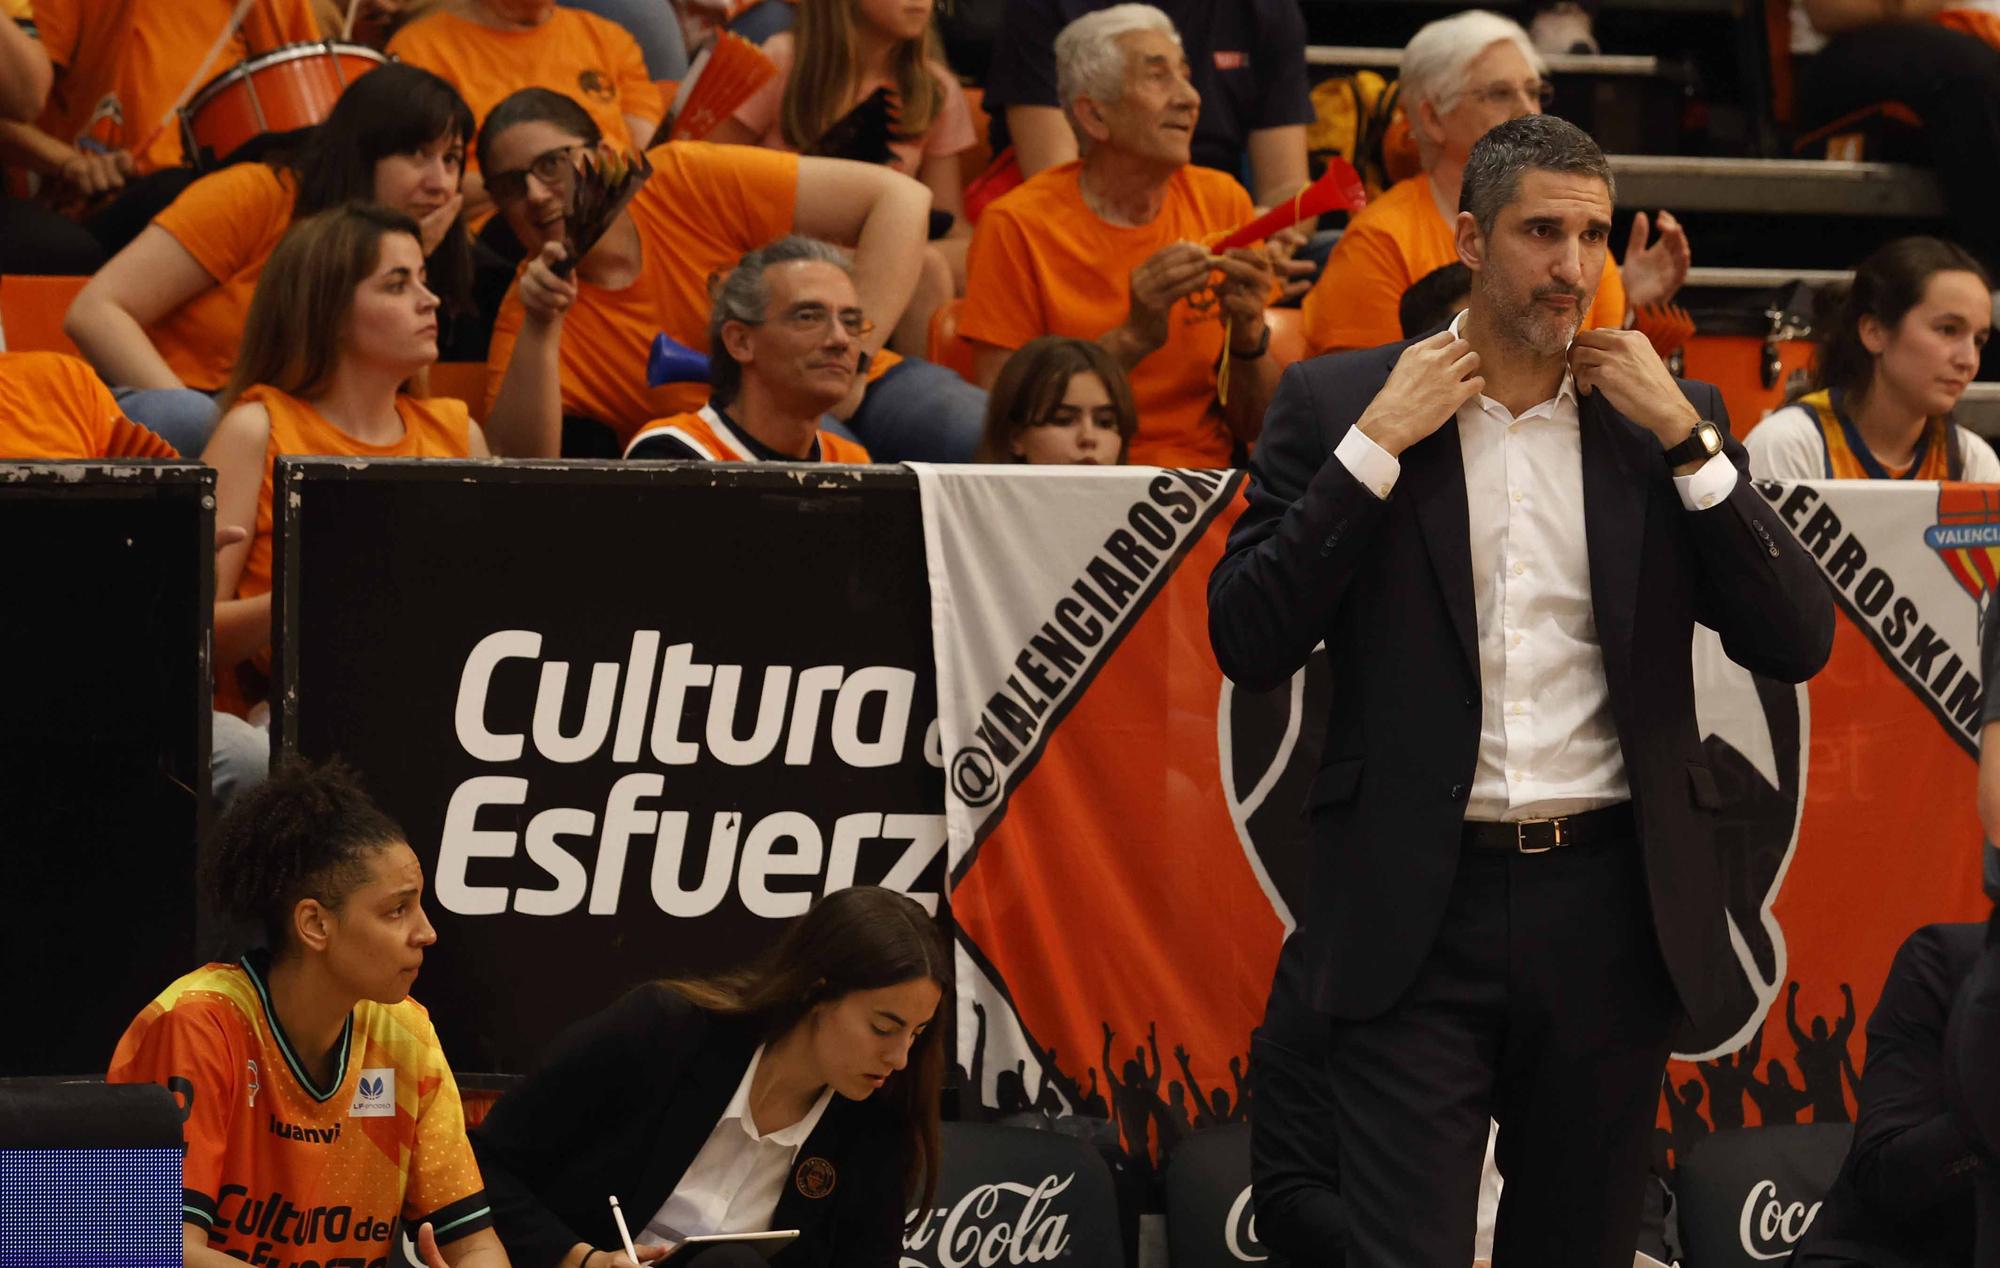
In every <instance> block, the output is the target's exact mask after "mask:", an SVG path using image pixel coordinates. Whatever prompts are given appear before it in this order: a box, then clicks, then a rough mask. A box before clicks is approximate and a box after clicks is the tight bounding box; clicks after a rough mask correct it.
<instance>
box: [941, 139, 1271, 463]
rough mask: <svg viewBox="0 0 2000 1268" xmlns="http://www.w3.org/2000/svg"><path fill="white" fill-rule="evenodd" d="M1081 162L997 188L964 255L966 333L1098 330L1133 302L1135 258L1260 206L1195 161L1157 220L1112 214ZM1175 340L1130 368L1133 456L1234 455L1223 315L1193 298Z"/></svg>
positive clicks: (1204, 236)
mask: <svg viewBox="0 0 2000 1268" xmlns="http://www.w3.org/2000/svg"><path fill="white" fill-rule="evenodd" d="M1081 171H1082V165H1081V164H1080V163H1078V162H1070V163H1065V164H1063V165H1062V166H1061V167H1053V168H1050V169H1049V170H1048V171H1046V172H1043V173H1042V174H1040V175H1039V176H1036V177H1035V178H1034V179H1033V180H1030V181H1028V182H1027V183H1025V184H1023V185H1021V186H1020V187H1019V188H1017V189H1014V190H1011V191H1009V192H1008V193H1007V194H1005V195H1003V196H1002V197H1000V198H998V199H996V200H995V201H994V202H993V203H992V205H991V206H989V207H987V208H986V211H985V213H984V214H983V215H982V216H981V217H980V219H979V225H978V227H977V229H975V230H974V232H973V235H972V250H971V255H970V258H969V260H968V262H967V265H966V279H965V311H964V315H963V316H961V317H960V318H959V323H958V333H959V334H961V335H963V336H964V337H965V338H967V339H970V340H973V341H975V342H977V343H984V344H991V345H993V346H994V347H997V348H1007V349H1010V350H1011V349H1014V348H1018V347H1020V346H1021V345H1022V344H1024V343H1026V342H1028V341H1029V340H1030V339H1033V338H1035V337H1037V336H1039V335H1070V336H1073V337H1075V338H1079V339H1095V338H1097V337H1098V336H1100V335H1102V334H1104V333H1105V332H1106V331H1108V330H1112V329H1115V328H1116V327H1118V326H1120V325H1122V324H1123V323H1124V321H1125V317H1126V315H1127V313H1128V312H1130V310H1131V296H1132V270H1133V269H1135V268H1137V267H1138V266H1139V265H1141V264H1143V263H1145V262H1146V260H1147V259H1148V258H1150V257H1151V256H1152V255H1153V253H1154V252H1156V251H1158V250H1160V248H1162V247H1165V246H1168V245H1170V244H1172V243H1175V242H1182V241H1190V242H1203V241H1209V240H1213V239H1214V238H1216V237H1219V236H1220V235H1221V234H1224V233H1227V232H1228V231H1229V230H1231V229H1234V228H1235V227H1236V226H1237V225H1240V224H1242V223H1243V222H1244V221H1245V220H1248V219H1249V218H1250V195H1249V194H1247V193H1245V192H1244V190H1243V187H1242V186H1241V185H1239V184H1237V183H1236V181H1235V179H1234V178H1233V177H1230V176H1227V175H1225V174H1224V173H1221V172H1216V171H1211V170H1209V169H1208V168H1205V167H1195V166H1193V165H1189V166H1187V167H1183V168H1182V169H1181V170H1180V171H1178V172H1176V173H1174V176H1173V178H1172V179H1171V180H1170V181H1168V182H1167V192H1166V201H1165V202H1164V203H1163V204H1162V205H1161V207H1160V214H1159V215H1158V216H1156V217H1154V219H1153V223H1151V224H1149V225H1142V226H1140V227H1138V228H1131V229H1128V228H1122V227H1120V226H1116V225H1110V224H1106V223H1105V222H1104V221H1103V220H1101V219H1100V218H1099V217H1098V215H1097V213H1096V212H1094V211H1092V210H1090V208H1089V207H1088V206H1086V205H1085V204H1084V201H1083V189H1082V186H1081V184H1080V183H1079V173H1080V172H1081ZM1167 327H1168V329H1167V342H1166V343H1165V344H1164V345H1162V346H1161V347H1160V348H1159V349H1158V350H1157V351H1155V352H1153V353H1152V355H1150V356H1148V357H1147V358H1146V359H1145V360H1143V361H1141V362H1139V364H1138V366H1137V367H1136V368H1134V369H1133V371H1132V399H1133V403H1134V404H1136V405H1137V406H1138V410H1139V432H1138V434H1137V435H1136V436H1134V437H1133V438H1132V447H1131V454H1130V459H1131V461H1132V462H1134V463H1139V464H1146V463H1154V464H1158V465H1160V466H1175V467H1226V466H1228V465H1229V460H1230V454H1231V452H1232V450H1233V448H1234V442H1233V440H1232V438H1231V436H1230V432H1229V427H1228V425H1227V424H1226V423H1225V422H1224V421H1223V418H1222V412H1221V405H1220V404H1219V403H1218V402H1217V400H1216V396H1215V369H1216V364H1217V363H1218V362H1219V361H1220V360H1221V357H1222V344H1223V331H1222V322H1221V321H1220V320H1218V319H1217V316H1216V314H1215V312H1214V311H1213V310H1210V311H1198V310H1196V309H1195V308H1193V307H1191V306H1190V305H1189V304H1188V302H1187V301H1186V300H1183V301H1181V302H1180V303H1177V304H1175V305H1174V307H1173V309H1172V311H1171V312H1169V313H1168V316H1167Z"/></svg>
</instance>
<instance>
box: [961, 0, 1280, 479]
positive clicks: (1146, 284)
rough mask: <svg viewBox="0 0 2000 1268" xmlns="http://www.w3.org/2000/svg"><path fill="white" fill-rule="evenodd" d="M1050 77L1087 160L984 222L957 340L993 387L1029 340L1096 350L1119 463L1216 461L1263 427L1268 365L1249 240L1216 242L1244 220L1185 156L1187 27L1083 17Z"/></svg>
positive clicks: (993, 210)
mask: <svg viewBox="0 0 2000 1268" xmlns="http://www.w3.org/2000/svg"><path fill="white" fill-rule="evenodd" d="M1056 81H1057V91H1058V94H1059V95H1060V97H1061V99H1062V105H1063V113H1064V114H1065V115H1066V116H1067V117H1068V119H1069V124H1070V127H1071V129H1072V130H1074V132H1075V133H1076V139H1077V149H1078V151H1079V153H1080V154H1081V156H1082V157H1081V158H1079V159H1076V160H1074V161H1072V162H1069V163H1064V164H1061V165H1059V166H1056V167H1052V168H1050V169H1049V170H1047V171H1045V172H1042V173H1041V174H1039V175H1037V176H1035V177H1034V178H1033V179H1031V180H1029V181H1027V182H1026V183H1025V184H1023V185H1021V186H1020V187H1019V188H1017V189H1014V190H1011V191H1010V192H1008V193H1007V194H1006V195H1004V196H1003V197H1001V198H999V199H997V200H996V201H994V203H993V204H992V205H991V206H989V207H988V208H987V209H986V211H985V214H984V215H982V216H981V217H980V219H979V227H978V229H977V230H976V231H975V232H974V234H973V238H972V249H971V255H970V259H969V262H968V265H967V278H966V288H965V299H966V302H965V315H964V317H963V318H961V320H960V322H959V333H960V334H962V335H963V336H964V337H965V338H967V339H968V340H970V341H972V344H973V348H974V362H973V364H974V369H975V377H977V379H978V380H979V382H980V383H981V384H982V385H988V386H990V385H991V384H992V382H993V380H994V379H995V378H996V377H997V376H998V375H999V373H1000V367H1001V365H1002V364H1003V363H1005V361H1006V360H1007V358H1008V356H1009V355H1011V354H1012V353H1013V351H1014V350H1015V349H1016V348H1019V347H1020V346H1021V345H1023V344H1025V343H1027V342H1028V341H1029V340H1030V339H1033V338H1035V337H1036V336H1038V335H1069V336H1073V337H1077V338H1083V339H1095V340H1097V341H1098V342H1099V343H1101V344H1103V345H1104V347H1105V348H1106V349H1108V350H1109V351H1110V352H1111V353H1112V355H1113V356H1115V357H1116V358H1117V359H1118V361H1119V363H1120V364H1121V365H1123V366H1124V368H1125V370H1126V372H1127V373H1128V374H1129V375H1130V376H1131V381H1132V396H1133V400H1134V403H1135V404H1136V405H1137V406H1138V410H1139V431H1138V434H1137V435H1136V436H1135V437H1134V438H1133V440H1132V445H1131V450H1130V460H1131V461H1133V462H1135V463H1156V464H1159V465H1161V466H1182V467H1220V466H1227V465H1230V463H1231V462H1232V460H1234V459H1235V458H1236V457H1238V456H1239V455H1240V454H1241V453H1242V452H1243V451H1244V450H1245V449H1247V447H1248V445H1249V443H1250V441H1252V440H1253V439H1255V437H1256V434H1257V429H1258V427H1260V426H1261V425H1262V423H1263V418H1264V406H1265V404H1266V402H1268V401H1269V400H1270V396H1271V390H1272V388H1273V386H1274V385H1275V383H1276V381H1277V371H1276V369H1275V367H1274V365H1273V363H1272V361H1271V359H1270V357H1268V356H1267V355H1266V350H1267V349H1268V348H1269V346H1270V341H1271V335H1270V330H1269V328H1268V327H1267V326H1266V325H1265V322H1264V305H1265V303H1266V301H1267V300H1269V299H1270V298H1271V297H1272V296H1273V294H1274V293H1275V291H1276V281H1275V271H1274V269H1273V266H1272V263H1271V261H1270V259H1269V258H1268V257H1267V256H1266V255H1265V253H1264V252H1262V251H1260V250H1233V251H1229V252H1226V253H1223V254H1219V255H1218V254H1215V253H1213V252H1211V251H1210V250H1209V249H1208V248H1207V247H1206V246H1205V245H1203V244H1204V243H1207V242H1213V241H1215V240H1216V239H1218V238H1220V237H1221V236H1222V235H1223V234H1225V233H1227V232H1228V231H1229V230H1231V229H1233V228H1235V227H1236V226H1237V225H1239V224H1241V223H1242V222H1244V221H1245V220H1247V219H1249V217H1250V214H1251V206H1250V196H1249V195H1248V194H1247V193H1245V192H1244V189H1243V187H1242V186H1241V185H1239V184H1237V183H1236V181H1235V180H1234V179H1233V178H1232V177H1230V176H1228V175H1227V174H1225V173H1222V172H1218V171H1213V170H1211V169H1208V168H1203V167H1196V166H1194V165H1192V163H1191V162H1190V147H1191V144H1192V141H1193V137H1194V129H1195V121H1196V119H1197V118H1198V117H1199V115H1200V111H1201V96H1200V94H1199V93H1197V92H1196V91H1195V89H1194V85H1193V84H1192V83H1190V82H1189V68H1188V63H1187V58H1186V56H1185V55H1184V54H1183V52H1182V49H1181V42H1180V37H1179V36H1178V35H1177V34H1176V32H1175V30H1174V25H1173V23H1172V21H1171V20H1169V19H1168V18H1167V16H1166V15H1165V14H1163V13H1161V12H1160V11H1159V10H1158V9H1155V8H1153V7H1152V6H1150V5H1144V4H1121V5H1114V6H1113V7H1111V8H1109V9H1102V10H1099V11H1098V12H1096V13H1091V14H1086V15H1085V16H1083V17H1080V18H1078V19H1077V20H1076V21H1074V22H1071V23H1070V24H1069V25H1068V26H1066V27H1064V28H1063V30H1062V34H1060V35H1059V36H1057V37H1056Z"/></svg>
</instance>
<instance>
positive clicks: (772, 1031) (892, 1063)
mask: <svg viewBox="0 0 2000 1268" xmlns="http://www.w3.org/2000/svg"><path fill="white" fill-rule="evenodd" d="M951 955H952V952H951V944H950V942H949V941H948V940H947V939H946V937H945V936H944V934H943V933H942V932H941V931H940V930H939V929H938V926H937V922H936V921H934V920H932V919H931V917H930V916H929V915H928V914H926V913H925V911H924V909H923V908H922V907H920V906H918V905H917V904H916V903H915V902H913V901H911V900H910V899H909V898H907V897H905V896H904V895H902V894H899V893H896V892H895V891H894V890H889V889H883V888H880V887H878V886H874V885H855V886H850V887H848V888H846V889H838V890H835V891H833V892H832V893H830V894H828V895H826V896H825V897H824V898H821V899H819V900H818V901H817V902H815V903H813V905H812V906H811V908H810V909H809V910H807V912H806V913H805V915H803V916H801V917H799V918H798V919H797V920H796V921H794V922H792V924H791V925H790V926H789V927H788V928H787V929H786V930H785V931H784V934H783V936H782V937H781V938H780V939H779V940H778V943H777V945H776V946H775V947H774V948H772V950H771V952H770V954H769V955H767V956H764V957H761V962H760V963H757V964H754V965H748V966H745V967H744V968H742V969H739V970H737V971H736V972H733V973H729V974H726V975H721V976H718V977H714V978H710V979H707V980H699V981H669V982H660V981H655V982H648V983H646V984H644V985H642V986H639V987H636V988H634V989H633V990H631V991H630V992H628V993H627V994H626V995H625V996H624V997H623V998H621V999H619V1000H618V1001H617V1002H615V1003H613V1004H612V1005H611V1006H610V1007H608V1008H606V1009H604V1010H603V1011H601V1012H599V1013H597V1014H596V1015H595V1016H592V1017H589V1018H586V1019H585V1020H583V1021H581V1022H579V1023H578V1024H577V1025H575V1026H573V1027H571V1028H570V1029H569V1031H568V1032H567V1033H565V1034H563V1035H561V1036H560V1037H558V1038H557V1039H556V1040H555V1042H554V1043H553V1044H552V1045H551V1046H550V1050H549V1053H548V1056H547V1059H546V1060H545V1061H544V1062H543V1064H542V1066H541V1068H540V1069H539V1070H537V1071H535V1072H534V1073H533V1074H531V1075H529V1076H528V1079H527V1082H525V1083H524V1084H522V1085H521V1086H520V1087H518V1088H516V1089H515V1090H514V1091H512V1092H509V1093H508V1094H507V1095H506V1096H504V1097H502V1098H501V1099H500V1102H499V1104H497V1105H495V1106H494V1107H493V1112H492V1113H490V1114H488V1115H487V1116H486V1119H485V1121H484V1122H482V1123H481V1124H480V1125H479V1127H478V1128H477V1130H476V1131H475V1132H474V1133H473V1139H472V1147H473V1150H474V1152H475V1153H476V1154H477V1155H478V1159H479V1168H480V1170H481V1171H482V1172H483V1173H484V1174H485V1176H486V1183H487V1184H488V1186H490V1189H489V1191H490V1192H491V1194H492V1196H493V1219H494V1225H495V1227H496V1228H497V1229H498V1230H499V1232H500V1239H501V1241H502V1242H503V1243H504V1244H505V1246H506V1248H507V1253H508V1254H509V1255H511V1256H513V1257H514V1258H515V1259H516V1260H518V1261H520V1262H521V1263H522V1264H524V1265H534V1266H535V1268H542V1266H543V1265H562V1266H563V1268H638V1265H636V1264H634V1263H633V1262H632V1260H630V1259H629V1258H626V1257H625V1256H624V1255H623V1254H621V1253H620V1251H619V1250H617V1249H615V1248H616V1247H618V1245H619V1243H620V1240H621V1238H620V1234H619V1232H618V1230H617V1228H616V1227H615V1226H614V1225H613V1223H612V1215H611V1210H610V1208H609V1206H608V1204H607V1203H606V1202H605V1195H606V1194H608V1193H616V1194H618V1195H619V1197H620V1200H621V1202H622V1206H623V1211H624V1218H625V1219H626V1220H627V1221H629V1224H630V1231H631V1234H632V1240H633V1241H634V1242H636V1243H637V1244H638V1245H639V1246H640V1247H643V1248H645V1249H642V1250H641V1251H640V1252H639V1253H640V1255H641V1262H642V1263H643V1262H649V1261H650V1260H652V1259H653V1258H655V1252H653V1251H652V1250H651V1248H653V1247H657V1246H671V1245H673V1244H675V1243H677V1242H679V1241H681V1240H682V1239H683V1238H685V1237H687V1236H690V1235H701V1234H713V1233H724V1232H729V1233H747V1232H760V1231H763V1230H767V1229H772V1228H795V1229H797V1230H798V1231H799V1236H798V1239H797V1240H796V1241H795V1242H793V1243H792V1244H791V1245H790V1246H788V1247H786V1248H785V1250H784V1251H783V1252H781V1253H780V1254H779V1256H778V1257H777V1260H776V1262H777V1263H779V1264H781V1265H782V1264H785V1263H792V1264H800V1265H805V1264H812V1265H827V1266H829V1268H831V1266H833V1265H839V1266H841V1268H858V1266H862V1265H866V1266H868V1268H878V1266H886V1265H890V1264H894V1263H896V1262H897V1252H898V1250H899V1248H900V1245H901V1241H902V1234H903V1225H904V1216H905V1214H906V1213H907V1212H910V1211H913V1210H916V1211H928V1210H929V1209H930V1208H931V1204H932V1202H933V1200H934V1199H935V1197H936V1193H937V1174H938V1100H939V1085H940V1083H941V1082H942V1077H943V1072H944V1035H945V1033H946V1032H947V1031H948V1029H949V1027H948V1026H947V1025H945V1024H944V1023H945V1021H946V1019H944V1018H938V1017H937V1016H936V1013H937V1008H938V1002H939V1000H940V999H941V998H943V995H944V993H945V992H947V991H949V990H950V982H951ZM934 1023H935V1024H934ZM815 1163H816V1164H817V1166H816V1167H815V1165H814V1164H815ZM801 1164H803V1165H801ZM795 1167H796V1168H797V1170H796V1172H795ZM809 1181H819V1182H822V1183H818V1184H809V1183H808V1182H809ZM1058 1218H1060V1217H1058ZM718 1252H719V1253H718ZM711 1256H713V1258H711ZM678 1258H679V1257H678V1256H677V1257H676V1260H677V1259H678ZM687 1258H689V1259H694V1260H695V1262H696V1263H697V1264H701V1265H709V1264H714V1265H716V1268H721V1265H724V1264H727V1265H730V1268H735V1266H737V1265H741V1264H744V1263H745V1262H746V1261H747V1262H748V1263H752V1264H757V1263H762V1262H763V1260H762V1258H761V1257H759V1256H757V1255H756V1254H754V1253H750V1252H746V1251H744V1249H743V1248H742V1247H737V1248H736V1249H735V1251H734V1252H733V1254H732V1252H731V1251H730V1250H729V1249H728V1248H725V1247H717V1248H715V1249H713V1250H709V1251H707V1252H706V1253H703V1252H702V1248H700V1247H697V1248H695V1253H694V1254H690V1255H688V1256H687ZM676 1260H668V1261H667V1262H668V1263H669V1264H672V1263H674V1262H676ZM586 1261H587V1262H586Z"/></svg>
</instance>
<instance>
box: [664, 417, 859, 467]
mask: <svg viewBox="0 0 2000 1268" xmlns="http://www.w3.org/2000/svg"><path fill="white" fill-rule="evenodd" d="M815 439H816V440H817V442H818V444H819V456H818V458H817V459H816V460H817V461H819V462H852V463H863V464H865V463H870V462H873V461H875V460H874V459H873V458H870V457H869V456H868V450H867V448H866V447H865V446H862V445H860V444H857V443H856V442H854V441H852V440H849V439H847V438H846V437H845V436H836V435H834V434H833V433H832V432H830V431H821V432H819V433H817V435H816V437H815ZM654 440H658V441H669V442H672V446H679V447H681V448H684V449H689V450H692V451H693V454H694V456H693V457H692V458H689V459H688V460H689V461H695V460H699V461H704V462H775V461H780V460H779V459H775V458H768V457H766V456H765V455H764V454H761V453H759V452H758V450H759V449H760V448H762V446H760V445H758V444H757V442H756V441H754V440H752V439H750V438H749V437H748V436H746V435H744V433H743V432H742V431H740V430H738V429H737V428H736V427H735V426H734V425H733V424H732V423H731V422H730V420H729V418H728V417H727V416H726V415H724V414H723V413H722V412H721V411H720V410H718V409H716V408H715V406H713V405H704V406H702V407H701V408H700V409H698V410H696V411H694V412H693V413H689V414H676V415H674V416H673V417H672V418H659V419H655V420H653V421H652V422H650V423H647V424H646V425H645V426H644V427H643V428H641V429H640V430H639V434H638V435H636V436H634V437H632V443H631V444H629V445H627V446H626V447H625V456H626V457H627V458H655V457H664V458H680V457H683V455H681V454H679V453H674V452H672V451H671V450H672V446H664V447H665V448H667V449H668V452H667V453H664V454H653V453H635V452H634V450H637V449H639V448H640V447H641V446H644V445H645V444H646V442H648V441H654ZM783 461H792V459H784V460H783Z"/></svg>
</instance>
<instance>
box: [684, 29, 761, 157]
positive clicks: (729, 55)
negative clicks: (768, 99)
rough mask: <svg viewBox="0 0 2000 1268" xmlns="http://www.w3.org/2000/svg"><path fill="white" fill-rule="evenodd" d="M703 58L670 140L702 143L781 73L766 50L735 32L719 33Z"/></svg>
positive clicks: (694, 73) (693, 73)
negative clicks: (751, 96) (702, 140)
mask: <svg viewBox="0 0 2000 1268" xmlns="http://www.w3.org/2000/svg"><path fill="white" fill-rule="evenodd" d="M702 56H703V58H704V60H703V62H702V65H701V68H700V70H699V72H690V74H692V75H694V77H695V78H694V84H693V86H692V87H690V88H689V89H688V95H687V99H686V100H685V101H683V102H682V103H681V108H680V111H679V113H677V114H675V115H674V123H673V127H672V128H671V129H669V130H668V133H667V139H668V140H670V141H699V140H701V139H702V138H703V137H705V136H707V135H708V134H709V133H711V132H713V131H715V129H716V125H718V124H720V123H721V122H722V121H723V120H724V119H727V118H728V117H729V116H730V115H732V114H734V113H736V108H737V107H738V106H740V105H742V104H743V103H744V102H746V101H748V100H749V99H750V94H752V93H754V92H756V91H757V90H758V89H759V88H762V87H763V86H764V85H765V84H767V83H769V82H771V79H772V77H773V76H775V75H776V74H777V73H778V67H777V64H776V63H774V62H773V61H772V60H771V59H770V58H769V57H767V56H765V54H764V50H763V49H761V48H758V47H757V46H756V45H755V44H752V43H751V42H750V41H749V40H746V39H744V38H743V37H742V36H740V35H738V34H736V33H735V32H733V31H722V32H719V33H718V34H717V35H716V37H715V43H714V44H713V45H711V46H710V47H709V49H708V51H707V52H706V53H704V54H703V55H702Z"/></svg>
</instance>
